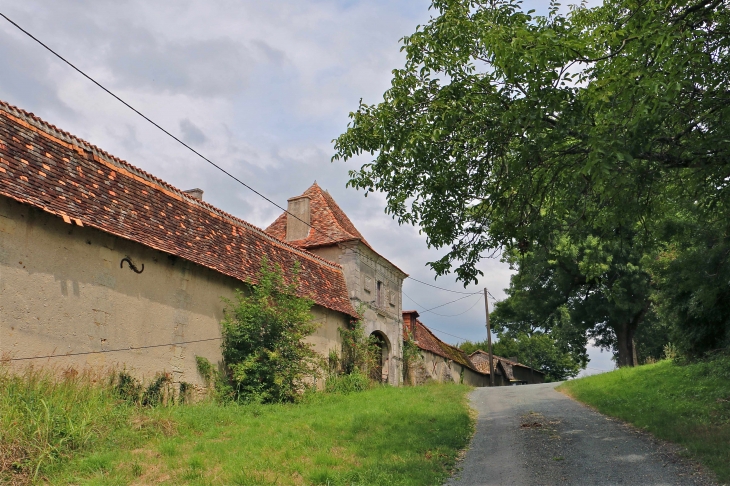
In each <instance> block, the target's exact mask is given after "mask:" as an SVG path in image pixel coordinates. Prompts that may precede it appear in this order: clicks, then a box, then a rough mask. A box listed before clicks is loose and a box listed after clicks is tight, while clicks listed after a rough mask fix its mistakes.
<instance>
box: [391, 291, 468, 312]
mask: <svg viewBox="0 0 730 486" xmlns="http://www.w3.org/2000/svg"><path fill="white" fill-rule="evenodd" d="M401 292H403V291H402V290H401ZM403 295H405V296H406V297H408V298H409V299H410V300H411V302H413V303H414V304H416V305H417V306H418V307H421V308H425V307H424V306H423V305H421V304H419V303H418V302H416V301H415V300H413V298H412V297H411V296H410V295H408V294H406V293H405V292H403ZM472 295H475V294H472ZM467 297H469V296H468V295H467ZM457 300H460V299H457ZM481 300H482V296H481V295H480V296H479V298H478V299H477V300H476V302H474V304H472V306H471V307H469V308H468V309H467V310H465V311H464V312H459V313H458V314H439V313H438V312H433V311H431V310H422V311H421V312H430V313H431V314H434V315H437V316H441V317H456V316H460V315H462V314H466V313H467V312H469V311H470V310H472V309H473V308H474V306H475V305H477V304H478V303H479V302H481ZM451 302H455V301H453V300H452V301H451ZM449 303H450V302H447V303H446V304H443V305H447V304H449ZM439 307H440V306H439ZM434 309H435V307H434Z"/></svg>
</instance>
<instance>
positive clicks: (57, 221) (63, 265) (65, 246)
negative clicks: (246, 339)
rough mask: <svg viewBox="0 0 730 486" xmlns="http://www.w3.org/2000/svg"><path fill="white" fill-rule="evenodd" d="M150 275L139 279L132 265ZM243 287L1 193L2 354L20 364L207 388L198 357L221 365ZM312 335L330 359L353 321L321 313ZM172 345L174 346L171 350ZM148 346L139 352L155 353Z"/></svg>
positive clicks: (323, 310) (316, 310) (316, 309)
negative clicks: (90, 369) (105, 370)
mask: <svg viewBox="0 0 730 486" xmlns="http://www.w3.org/2000/svg"><path fill="white" fill-rule="evenodd" d="M125 257H129V258H130V259H131V260H132V262H134V264H135V265H137V266H138V267H139V268H141V266H142V264H144V271H143V272H142V273H140V274H137V273H135V272H133V271H132V270H130V268H129V266H128V265H127V263H124V268H120V262H121V260H122V259H123V258H125ZM242 285H243V284H242V282H240V281H239V280H236V279H233V278H230V277H227V276H224V275H221V274H219V273H217V272H214V271H212V270H209V269H207V268H204V267H201V266H199V265H196V264H194V263H191V262H188V261H186V260H183V259H180V258H175V257H172V256H170V255H168V254H166V253H163V252H160V251H156V250H153V249H150V248H148V247H145V246H143V245H139V244H137V243H134V242H131V241H128V240H125V239H122V238H117V237H114V236H111V235H109V234H106V233H103V232H101V231H98V230H95V229H92V228H87V227H83V228H82V227H78V226H75V225H74V226H72V225H69V224H66V223H64V222H63V220H62V219H61V218H58V217H56V216H53V215H50V214H48V213H45V212H42V211H39V210H36V209H33V208H30V207H29V206H25V205H22V204H19V203H17V202H15V201H12V200H10V199H8V198H5V197H2V196H0V354H2V355H3V356H4V357H10V358H24V357H33V356H44V355H51V354H52V355H63V354H70V353H84V352H95V351H102V350H107V351H108V350H115V349H126V350H124V351H117V352H108V353H94V354H86V355H80V356H69V357H63V358H53V359H43V360H40V359H37V360H30V361H14V362H13V364H14V365H16V366H19V365H25V364H29V363H33V364H34V365H55V366H61V367H65V366H74V367H82V366H86V365H91V366H110V365H116V366H126V367H127V368H128V369H129V370H131V371H132V372H133V373H135V374H136V375H138V376H140V377H142V378H151V377H152V376H153V375H154V374H155V373H157V372H169V373H172V375H173V378H174V381H176V382H177V381H185V382H189V383H193V384H202V380H201V377H200V376H199V375H198V373H197V370H196V366H195V356H196V355H199V356H204V357H206V358H208V359H209V360H210V361H211V362H213V363H216V362H219V361H220V359H221V353H220V340H219V339H216V340H212V341H204V342H197V343H189V344H183V343H184V342H187V341H196V340H205V339H211V338H219V337H220V324H219V323H220V321H221V319H222V318H223V309H224V306H225V305H224V303H223V302H222V301H221V297H226V298H232V297H233V296H234V289H235V288H241V287H242ZM313 314H314V319H315V320H317V321H318V322H319V323H320V328H319V330H318V331H317V333H316V334H315V335H313V336H311V337H310V338H309V341H310V342H311V343H313V344H314V345H315V349H316V350H317V351H319V352H321V353H322V354H324V355H325V356H326V355H327V353H328V351H329V350H330V349H335V350H337V351H339V350H340V348H341V340H340V336H339V332H338V331H337V328H338V327H339V326H342V325H344V324H345V323H347V321H348V319H349V318H348V316H345V315H344V314H341V313H339V312H335V311H331V310H329V309H326V308H323V307H320V306H315V307H314V308H313ZM168 343H172V344H168ZM159 344H165V346H161V347H152V348H148V349H132V350H129V349H127V348H130V347H134V348H136V347H141V346H155V345H159Z"/></svg>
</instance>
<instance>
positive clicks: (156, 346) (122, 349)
mask: <svg viewBox="0 0 730 486" xmlns="http://www.w3.org/2000/svg"><path fill="white" fill-rule="evenodd" d="M0 15H1V14H0ZM221 339H223V338H222V337H216V338H209V339H196V340H195V341H180V342H177V343H165V344H151V345H149V346H128V347H126V348H117V349H102V350H100V351H82V352H79V353H68V354H49V355H46V356H28V357H25V358H10V359H9V361H27V360H31V359H46V358H65V357H67V356H83V355H86V354H102V353H116V352H119V351H136V350H138V349H149V348H164V347H165V346H178V345H180V344H192V343H204V342H206V341H220V340H221ZM3 361H5V360H3Z"/></svg>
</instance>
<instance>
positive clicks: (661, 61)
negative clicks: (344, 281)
mask: <svg viewBox="0 0 730 486" xmlns="http://www.w3.org/2000/svg"><path fill="white" fill-rule="evenodd" d="M431 8H432V10H433V11H434V15H433V16H432V18H431V19H430V21H429V22H428V23H427V24H426V25H424V26H421V27H419V28H418V29H417V30H416V32H415V33H414V34H413V35H410V36H407V37H404V38H403V50H404V51H405V54H406V62H405V66H404V67H403V68H401V69H396V70H394V71H393V80H392V84H391V87H390V89H388V90H387V91H386V92H385V94H384V99H383V101H382V102H381V103H379V104H375V105H370V104H366V103H362V102H361V104H360V106H359V108H358V109H357V111H355V112H353V113H351V119H352V121H351V123H350V125H349V126H348V129H347V131H346V132H345V133H343V134H342V135H340V136H339V138H337V139H336V140H335V149H336V154H335V156H334V159H345V160H347V159H350V158H353V157H356V156H358V155H361V154H364V153H366V154H370V155H371V156H372V157H373V159H372V160H371V161H370V162H368V163H365V164H364V165H363V166H362V167H361V168H360V169H359V170H353V171H351V172H350V181H349V185H350V186H352V187H355V188H359V189H364V190H365V191H374V190H378V191H382V192H384V193H385V195H386V200H387V207H386V211H387V212H388V213H390V214H392V215H393V217H395V218H396V219H397V220H398V221H399V222H401V223H410V224H415V225H418V226H419V227H420V228H421V229H422V231H423V232H424V233H425V234H426V236H427V242H428V244H429V245H430V246H434V247H436V248H442V249H443V250H444V254H443V256H442V257H441V258H440V259H438V260H436V261H433V262H430V263H429V264H430V265H431V266H432V268H433V269H434V270H435V271H436V273H437V274H445V273H448V272H452V271H453V272H455V273H456V275H457V278H459V279H461V280H462V281H463V282H465V283H469V282H476V281H477V279H478V278H479V276H480V275H481V272H480V271H479V270H478V268H477V263H478V262H479V260H480V259H482V258H485V257H489V256H495V255H500V254H501V255H504V256H505V258H506V259H507V260H508V261H510V263H512V264H513V265H515V267H516V268H517V269H518V271H519V272H518V277H516V278H517V279H518V280H520V281H521V282H518V285H517V286H514V285H513V287H514V289H515V293H513V294H512V295H517V293H519V292H524V291H525V290H527V291H528V292H527V294H524V295H526V298H530V299H534V298H538V294H540V293H542V294H543V297H544V298H546V299H547V300H548V301H549V302H551V303H552V304H550V305H553V304H554V307H553V308H552V311H557V310H558V309H563V308H566V307H565V306H566V305H567V306H568V307H567V308H568V310H569V312H570V315H571V319H573V320H574V321H575V323H583V324H584V326H585V329H586V330H592V331H593V334H594V336H597V337H598V338H600V339H604V340H608V341H610V340H613V344H614V345H615V346H616V348H617V350H618V354H619V362H620V363H621V364H634V363H635V362H636V360H635V359H634V358H633V355H634V354H635V353H634V342H633V341H634V334H635V332H636V329H637V328H638V326H640V324H641V322H642V320H643V319H644V317H645V316H646V315H647V312H649V311H651V312H654V311H656V312H664V314H663V315H664V316H665V317H666V318H667V319H672V320H674V321H675V327H676V329H678V330H681V331H682V332H678V333H677V334H676V336H677V338H678V339H680V340H684V342H685V350H686V351H687V352H690V353H697V352H702V351H703V350H707V349H711V348H713V347H718V346H722V345H727V344H728V336H730V333H729V332H728V329H730V326H729V325H728V322H729V319H730V309H726V307H727V305H726V304H724V303H725V302H728V299H727V297H729V296H730V287H729V284H728V279H727V278H725V277H726V275H727V274H728V273H730V268H729V265H728V258H727V257H728V253H729V252H728V251H727V249H728V248H730V243H729V242H728V229H729V228H728V223H727V222H728V221H730V219H728V216H730V215H729V214H728V209H727V208H728V196H729V195H730V191H728V182H730V124H729V123H728V119H729V116H730V91H729V88H728V87H729V86H730V83H729V81H730V79H729V78H730V59H729V57H728V49H730V35H728V34H730V9H728V6H727V2H726V1H722V0H675V1H672V2H646V1H643V0H606V1H604V3H603V5H601V6H599V7H593V8H589V7H587V6H585V5H581V6H577V7H573V8H571V9H570V10H569V11H568V12H564V11H561V10H560V8H559V7H558V5H557V3H554V2H551V4H550V13H549V15H547V16H537V15H535V14H534V12H532V11H525V10H524V9H523V8H522V5H521V2H519V1H514V0H489V1H474V0H434V1H433V2H432V5H431ZM693 228H694V229H698V228H699V229H701V231H693ZM528 267H530V268H528ZM690 275H691V277H690ZM688 279H689V280H688ZM690 282H691V283H690ZM544 294H549V295H544ZM510 298H512V296H511V297H510ZM515 298H518V297H515ZM545 305H547V304H545ZM550 315H551V313H550V312H547V313H543V314H542V317H543V319H542V320H541V321H540V322H539V323H538V322H537V321H536V324H538V325H539V326H540V327H542V328H543V329H547V330H549V329H551V324H550V322H551V321H550V320H549V319H547V317H548V316H550ZM511 324H513V325H518V324H519V323H518V322H513V323H511Z"/></svg>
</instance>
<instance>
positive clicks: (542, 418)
mask: <svg viewBox="0 0 730 486" xmlns="http://www.w3.org/2000/svg"><path fill="white" fill-rule="evenodd" d="M556 385H557V384H556V383H551V384H544V385H527V386H511V387H507V386H505V387H495V388H477V389H476V390H474V391H473V392H472V394H471V395H470V400H471V406H472V408H474V409H475V410H476V411H477V413H478V418H477V428H476V433H475V435H474V438H473V439H472V443H471V446H470V448H469V450H468V451H467V453H466V456H465V457H464V459H463V461H462V462H461V465H460V467H459V471H458V472H457V473H456V474H455V476H454V477H453V478H451V480H450V481H449V482H448V483H447V484H448V485H449V486H476V485H480V486H481V485H519V486H526V485H538V484H539V485H543V484H544V485H548V484H560V485H572V484H574V485H614V484H624V485H676V484H688V485H712V484H714V483H713V482H712V481H711V480H710V479H709V477H708V475H707V474H703V473H701V472H700V470H699V469H698V467H697V466H696V465H693V464H691V463H690V462H689V461H687V460H684V459H680V457H679V456H678V454H677V452H678V448H677V447H675V446H672V445H670V444H666V443H663V442H660V441H658V440H656V439H654V438H652V437H651V436H650V435H649V434H646V433H642V432H639V431H637V430H636V429H634V428H633V427H630V426H627V425H625V424H623V423H622V422H620V421H618V420H614V419H610V418H608V417H606V416H604V415H601V414H600V413H597V412H595V411H593V410H591V409H589V408H588V407H585V406H583V405H581V404H580V403H578V402H576V401H574V400H572V399H570V398H568V397H566V396H565V395H563V394H562V393H559V392H557V391H555V390H554V388H555V386H556Z"/></svg>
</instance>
